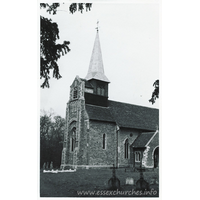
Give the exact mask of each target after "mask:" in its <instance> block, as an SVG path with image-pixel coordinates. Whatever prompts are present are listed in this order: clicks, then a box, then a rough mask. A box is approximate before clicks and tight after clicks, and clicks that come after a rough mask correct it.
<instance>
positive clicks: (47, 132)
mask: <svg viewBox="0 0 200 200" xmlns="http://www.w3.org/2000/svg"><path fill="white" fill-rule="evenodd" d="M64 131H65V119H64V118H62V117H61V116H54V114H53V113H52V112H49V113H47V112H44V113H43V114H41V116H40V167H42V166H43V164H44V163H47V162H48V163H51V162H53V166H54V167H59V166H60V164H61V154H62V148H63V137H64Z"/></svg>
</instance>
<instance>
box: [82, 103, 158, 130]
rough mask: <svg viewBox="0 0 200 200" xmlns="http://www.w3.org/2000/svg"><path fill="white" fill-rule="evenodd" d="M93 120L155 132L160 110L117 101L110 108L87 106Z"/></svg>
mask: <svg viewBox="0 0 200 200" xmlns="http://www.w3.org/2000/svg"><path fill="white" fill-rule="evenodd" d="M86 111H87V113H88V115H89V118H90V119H91V120H98V121H108V122H115V123H116V124H117V125H118V126H119V127H123V128H135V129H141V130H148V131H155V130H156V127H157V126H158V124H159V116H158V115H159V110H158V109H154V108H148V107H144V106H138V105H132V104H127V103H121V102H116V101H110V100H109V101H108V107H100V106H94V105H89V104H86Z"/></svg>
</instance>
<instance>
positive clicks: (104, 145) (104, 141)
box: [103, 133, 106, 149]
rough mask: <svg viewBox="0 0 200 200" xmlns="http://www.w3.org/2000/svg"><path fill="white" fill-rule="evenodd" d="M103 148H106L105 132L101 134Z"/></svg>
mask: <svg viewBox="0 0 200 200" xmlns="http://www.w3.org/2000/svg"><path fill="white" fill-rule="evenodd" d="M103 149H106V134H105V133H104V134H103Z"/></svg>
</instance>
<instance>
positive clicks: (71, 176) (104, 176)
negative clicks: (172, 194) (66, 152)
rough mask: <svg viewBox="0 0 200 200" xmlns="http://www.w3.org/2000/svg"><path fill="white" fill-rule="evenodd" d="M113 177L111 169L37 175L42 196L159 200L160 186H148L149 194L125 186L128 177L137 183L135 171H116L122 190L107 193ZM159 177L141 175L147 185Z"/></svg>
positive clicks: (148, 173)
mask: <svg viewBox="0 0 200 200" xmlns="http://www.w3.org/2000/svg"><path fill="white" fill-rule="evenodd" d="M111 176H112V171H111V170H110V169H78V170H77V171H76V172H73V173H57V174H51V173H43V172H41V173H40V196H41V197H158V196H159V185H158V184H153V185H150V191H149V192H151V193H148V191H144V192H146V193H142V192H141V191H136V190H135V189H136V187H135V186H134V185H133V186H131V185H125V180H126V178H127V177H132V178H133V179H134V181H135V182H136V181H137V180H138V179H139V173H138V172H131V171H129V172H125V171H124V170H122V169H118V170H116V176H117V177H118V178H119V179H120V183H121V187H120V189H118V190H108V180H109V179H110V178H111ZM155 176H156V177H157V178H158V172H144V179H145V180H147V181H148V182H150V180H151V179H152V178H153V177H155Z"/></svg>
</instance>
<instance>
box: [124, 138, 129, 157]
mask: <svg viewBox="0 0 200 200" xmlns="http://www.w3.org/2000/svg"><path fill="white" fill-rule="evenodd" d="M124 158H126V159H128V139H126V141H125V143H124Z"/></svg>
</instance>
